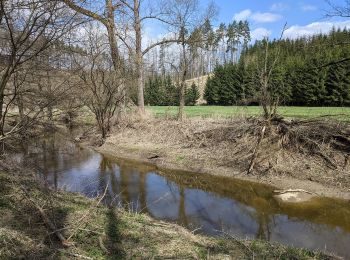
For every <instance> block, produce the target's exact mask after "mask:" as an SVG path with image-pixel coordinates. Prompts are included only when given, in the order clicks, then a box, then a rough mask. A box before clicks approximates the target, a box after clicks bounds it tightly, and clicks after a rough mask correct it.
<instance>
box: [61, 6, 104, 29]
mask: <svg viewBox="0 0 350 260" xmlns="http://www.w3.org/2000/svg"><path fill="white" fill-rule="evenodd" d="M61 1H62V2H63V3H65V4H66V5H67V6H68V7H69V8H71V9H73V10H74V11H76V12H78V13H81V14H84V15H86V16H88V17H90V18H92V19H95V20H97V21H100V22H101V23H103V24H104V25H107V19H106V18H104V17H102V16H101V15H99V14H97V13H95V12H92V11H90V10H88V9H85V8H83V7H81V6H79V5H77V4H75V3H74V2H73V1H72V0H61Z"/></svg>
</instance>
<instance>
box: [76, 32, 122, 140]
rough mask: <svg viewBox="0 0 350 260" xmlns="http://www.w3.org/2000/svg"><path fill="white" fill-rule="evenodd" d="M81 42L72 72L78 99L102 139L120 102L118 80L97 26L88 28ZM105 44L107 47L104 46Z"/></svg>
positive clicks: (120, 87) (120, 93)
mask: <svg viewBox="0 0 350 260" xmlns="http://www.w3.org/2000/svg"><path fill="white" fill-rule="evenodd" d="M87 35H88V36H87V39H86V40H85V41H83V42H82V44H83V45H84V52H82V53H79V54H74V55H75V57H74V60H75V74H77V75H78V77H79V79H80V81H78V82H77V83H76V85H77V86H78V87H79V88H81V100H82V102H83V103H84V104H85V105H86V106H87V107H88V108H89V109H90V111H91V112H92V113H93V114H94V115H95V119H96V121H97V124H98V128H99V130H100V132H101V135H102V138H103V139H105V138H106V136H107V133H108V132H109V131H110V128H111V124H112V118H113V116H114V115H115V113H116V111H117V108H118V107H119V106H120V104H121V102H122V101H123V88H122V85H121V82H122V81H121V79H120V78H119V77H118V75H117V74H116V73H115V71H114V64H113V57H112V56H111V55H110V52H109V51H108V48H109V47H108V45H106V43H105V41H103V35H101V33H99V32H98V29H97V30H96V29H95V30H94V29H92V30H89V31H88V32H87ZM106 46H107V47H106Z"/></svg>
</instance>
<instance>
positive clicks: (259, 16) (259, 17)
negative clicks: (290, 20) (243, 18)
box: [251, 12, 282, 23]
mask: <svg viewBox="0 0 350 260" xmlns="http://www.w3.org/2000/svg"><path fill="white" fill-rule="evenodd" d="M251 18H252V19H253V21H254V22H257V23H272V22H276V21H278V20H280V19H281V18H282V16H281V15H279V14H274V13H260V12H257V13H254V14H253V15H252V17H251Z"/></svg>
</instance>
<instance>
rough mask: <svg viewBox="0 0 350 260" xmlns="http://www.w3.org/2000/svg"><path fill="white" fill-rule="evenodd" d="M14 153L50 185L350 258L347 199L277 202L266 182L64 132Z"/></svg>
mask: <svg viewBox="0 0 350 260" xmlns="http://www.w3.org/2000/svg"><path fill="white" fill-rule="evenodd" d="M22 146H23V147H22V148H21V150H22V152H21V153H20V154H17V158H18V160H19V161H20V162H22V163H24V164H28V163H31V164H34V165H35V166H36V167H38V172H39V173H40V175H41V176H42V177H43V178H44V179H45V180H46V181H47V183H48V184H49V185H51V186H53V187H55V188H56V189H64V190H68V191H74V192H81V193H83V194H85V195H86V196H89V197H94V196H97V195H98V194H101V193H102V192H103V191H104V189H105V187H106V185H108V193H107V195H108V196H107V199H108V201H109V203H115V204H116V205H118V206H124V207H128V208H130V209H132V210H134V211H138V212H145V213H148V214H149V215H151V216H152V217H154V218H157V219H163V220H169V221H176V222H178V223H180V224H181V225H184V226H186V227H188V228H190V229H192V230H194V229H196V230H198V231H197V232H201V233H205V234H209V235H221V234H222V231H224V232H225V233H229V234H232V235H234V236H236V237H241V238H246V237H249V238H261V239H267V240H270V241H278V242H281V243H284V244H287V245H293V246H297V247H306V248H309V249H319V250H323V249H327V250H328V251H331V252H335V253H337V254H338V255H342V256H345V257H349V258H350V249H349V245H350V203H349V202H347V201H342V200H336V199H328V198H322V199H321V198H319V199H313V200H312V201H309V202H305V203H301V204H297V205H295V204H290V203H281V202H277V201H276V200H274V199H273V197H272V190H273V188H272V187H270V186H267V185H261V184H255V183H250V182H246V181H240V180H232V179H228V178H224V177H213V176H208V175H204V174H195V173H189V172H174V171H165V172H164V171H156V170H155V168H154V167H152V166H150V165H140V164H138V163H136V162H130V161H125V160H116V159H113V158H110V157H108V156H104V155H101V154H99V153H96V152H94V151H91V150H89V149H84V148H81V147H79V146H77V145H75V144H73V143H72V142H70V141H68V140H65V139H64V138H62V137H61V136H60V135H59V134H55V135H52V136H50V137H48V138H45V139H41V140H36V141H34V143H31V144H30V145H28V144H22Z"/></svg>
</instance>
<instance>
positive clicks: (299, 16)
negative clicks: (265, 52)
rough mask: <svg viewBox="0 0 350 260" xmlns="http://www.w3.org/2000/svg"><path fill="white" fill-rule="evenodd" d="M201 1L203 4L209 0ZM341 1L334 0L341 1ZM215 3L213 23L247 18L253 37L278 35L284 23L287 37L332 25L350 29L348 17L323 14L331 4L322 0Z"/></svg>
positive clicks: (337, 0) (339, 1) (338, 1)
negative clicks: (331, 16)
mask: <svg viewBox="0 0 350 260" xmlns="http://www.w3.org/2000/svg"><path fill="white" fill-rule="evenodd" d="M200 2H201V4H205V2H209V0H204V1H203V0H202V1H200ZM344 2H345V0H333V3H335V4H340V5H344ZM214 3H215V4H216V5H217V6H218V7H219V15H218V17H217V19H216V21H215V23H220V22H225V23H229V22H231V21H232V20H234V19H235V20H245V19H247V20H248V21H249V24H250V26H251V34H252V38H253V40H256V39H261V38H263V37H265V36H269V37H270V38H279V37H280V35H281V32H282V30H283V27H284V25H285V24H286V23H287V30H286V31H285V33H284V36H285V37H288V38H296V37H300V36H304V35H312V34H316V33H320V32H323V33H327V32H328V31H329V30H331V29H332V27H333V26H335V27H341V28H344V27H347V28H349V29H350V19H341V18H332V19H330V18H326V12H327V10H329V9H330V7H329V5H328V4H327V3H326V1H325V0H303V1H299V0H285V1H278V0H243V1H242V0H214Z"/></svg>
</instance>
